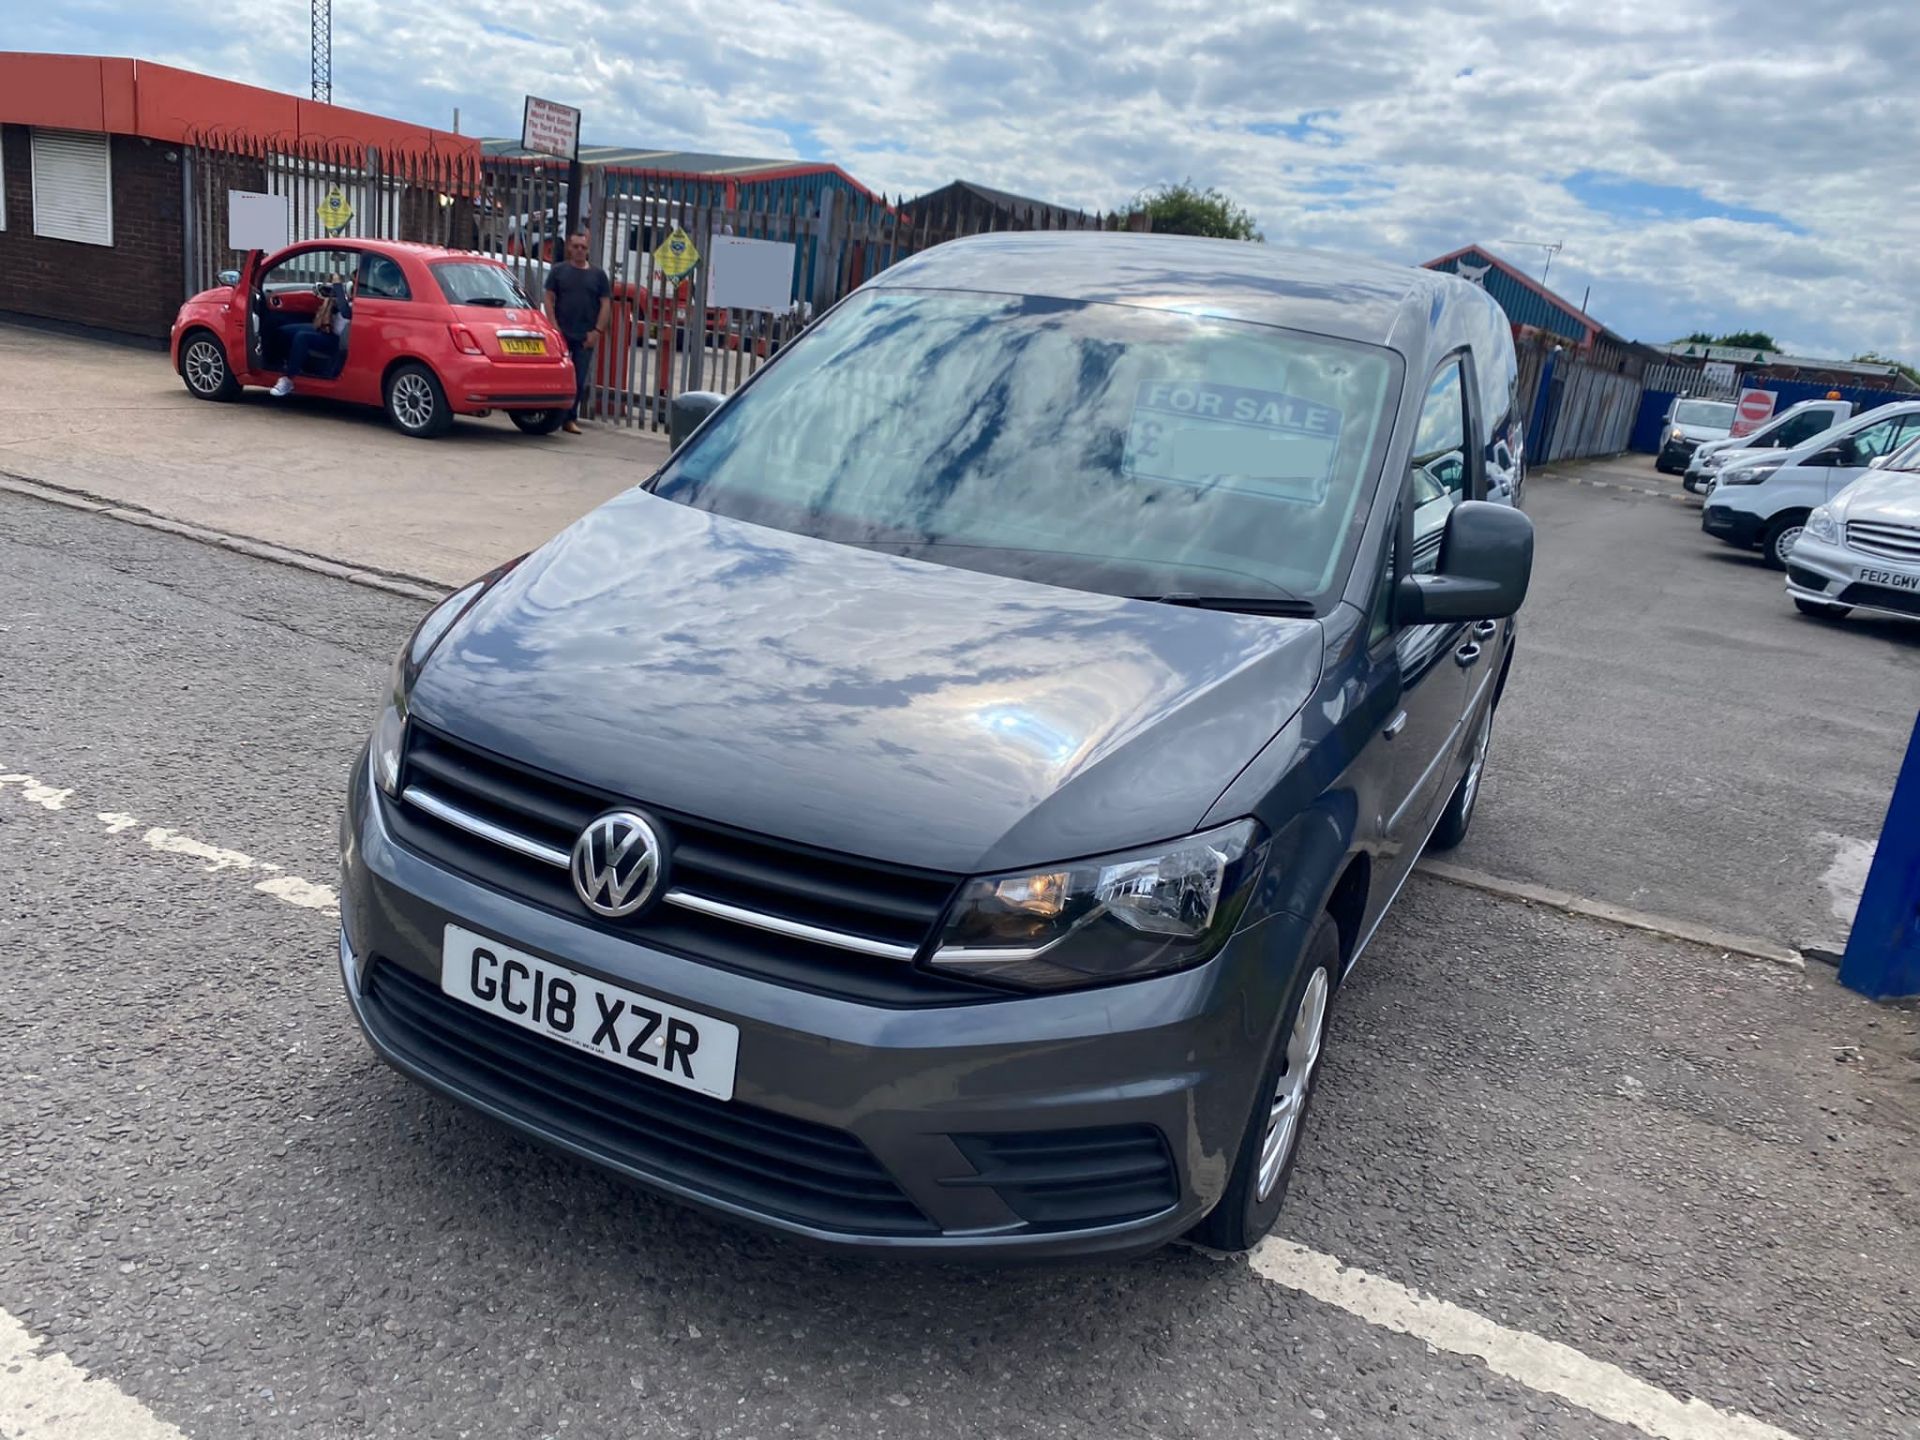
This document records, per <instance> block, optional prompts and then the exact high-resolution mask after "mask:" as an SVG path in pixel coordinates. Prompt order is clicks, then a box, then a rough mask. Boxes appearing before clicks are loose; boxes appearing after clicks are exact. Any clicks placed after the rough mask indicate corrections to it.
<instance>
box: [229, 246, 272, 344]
mask: <svg viewBox="0 0 1920 1440" xmlns="http://www.w3.org/2000/svg"><path fill="white" fill-rule="evenodd" d="M266 264H267V252H266V251H264V250H249V251H248V252H247V258H246V259H245V260H243V261H242V262H241V263H240V278H239V279H238V280H237V281H235V282H234V286H233V303H234V304H235V305H236V306H238V307H239V310H240V314H241V324H242V325H243V327H244V330H243V333H242V335H241V343H242V345H243V346H244V347H245V352H244V353H245V359H244V363H243V366H242V368H243V369H245V370H246V371H247V373H249V374H258V373H259V371H260V370H261V369H262V364H261V358H260V324H261V322H260V310H261V307H262V306H263V305H265V304H266V297H265V296H264V295H262V294H261V293H260V272H261V271H262V270H263V269H265V268H266Z"/></svg>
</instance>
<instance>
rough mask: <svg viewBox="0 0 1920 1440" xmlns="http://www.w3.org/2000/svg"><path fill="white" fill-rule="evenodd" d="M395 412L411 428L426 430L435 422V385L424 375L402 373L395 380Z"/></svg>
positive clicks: (401, 421) (399, 419) (396, 417)
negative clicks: (429, 382) (430, 383)
mask: <svg viewBox="0 0 1920 1440" xmlns="http://www.w3.org/2000/svg"><path fill="white" fill-rule="evenodd" d="M392 404H393V414H394V418H395V419H397V420H398V421H399V422H400V423H401V424H402V425H404V426H406V428H407V429H409V430H424V429H426V428H427V426H429V425H431V424H432V423H433V387H432V386H431V385H429V384H428V383H427V377H426V376H424V375H417V374H407V375H402V376H401V377H400V378H399V379H398V380H395V381H394V382H393V398H392Z"/></svg>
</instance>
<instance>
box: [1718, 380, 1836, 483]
mask: <svg viewBox="0 0 1920 1440" xmlns="http://www.w3.org/2000/svg"><path fill="white" fill-rule="evenodd" d="M1852 418H1853V402H1852V401H1851V400H1802V401H1801V402H1800V403H1799V404H1798V405H1791V406H1788V407H1787V408H1786V409H1785V410H1782V411H1781V412H1780V413H1779V414H1778V415H1776V416H1774V417H1773V418H1772V419H1771V420H1769V421H1767V423H1766V424H1764V425H1762V426H1761V427H1760V428H1759V429H1757V430H1752V431H1749V432H1748V433H1747V434H1745V435H1729V436H1728V437H1727V438H1726V439H1724V440H1708V441H1705V442H1703V443H1702V444H1701V445H1700V447H1699V448H1698V449H1697V450H1695V451H1694V452H1693V458H1692V459H1691V460H1689V461H1688V462H1687V474H1686V478H1685V479H1684V480H1682V481H1681V482H1680V483H1681V484H1682V485H1684V486H1686V488H1687V489H1689V490H1692V491H1695V492H1697V493H1699V494H1701V495H1704V494H1706V493H1707V492H1708V491H1710V490H1712V489H1713V479H1714V476H1716V475H1718V474H1719V473H1720V467H1721V466H1722V465H1724V464H1726V463H1727V461H1728V460H1730V459H1731V458H1732V457H1733V456H1735V455H1740V454H1744V453H1745V452H1747V451H1749V450H1791V449H1793V448H1794V447H1795V446H1797V445H1804V444H1806V443H1807V441H1809V440H1811V439H1813V437H1814V436H1816V435H1821V434H1824V433H1826V432H1827V431H1828V430H1831V429H1832V428H1833V427H1834V426H1836V425H1839V424H1841V423H1843V422H1845V421H1847V420H1850V419H1852Z"/></svg>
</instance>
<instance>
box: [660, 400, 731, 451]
mask: <svg viewBox="0 0 1920 1440" xmlns="http://www.w3.org/2000/svg"><path fill="white" fill-rule="evenodd" d="M726 400H727V397H726V396H724V395H720V394H717V393H715V392H714V391H712V390H689V391H687V393H686V394H684V395H676V396H674V398H673V405H672V406H671V408H669V409H668V411H667V448H668V449H670V450H678V449H679V448H680V447H681V446H682V445H684V444H686V442H687V437H688V436H689V435H691V434H693V432H694V431H696V430H698V429H699V428H700V425H701V423H702V422H703V421H704V420H705V419H706V418H707V416H709V415H711V414H712V413H713V412H714V411H716V410H718V409H719V408H720V407H721V406H722V405H724V404H725V403H726Z"/></svg>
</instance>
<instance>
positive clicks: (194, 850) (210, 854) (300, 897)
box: [0, 774, 340, 914]
mask: <svg viewBox="0 0 1920 1440" xmlns="http://www.w3.org/2000/svg"><path fill="white" fill-rule="evenodd" d="M9 787H13V788H12V789H10V788H9ZM16 789H17V791H18V793H19V795H20V797H21V798H22V799H24V800H25V801H26V802H27V803H28V804H29V805H37V806H39V807H40V808H41V809H42V810H54V811H59V812H61V814H62V816H63V817H64V818H70V819H76V820H77V819H79V818H80V815H79V813H78V812H77V811H71V810H68V809H67V808H66V802H67V799H68V797H69V796H71V795H72V794H73V791H72V790H70V789H60V788H58V787H56V786H53V785H48V784H46V783H44V782H43V781H40V780H36V779H35V778H34V777H33V776H31V775H22V774H6V775H0V795H5V794H11V793H14V790H16ZM93 818H94V820H96V821H97V822H98V823H99V825H100V826H101V828H102V829H103V830H105V832H106V833H107V834H109V835H120V834H124V833H125V832H127V831H129V830H139V831H140V832H141V833H140V839H141V841H142V842H143V843H144V844H145V845H146V846H147V848H148V849H150V850H154V851H158V852H159V853H160V854H162V855H179V856H182V857H184V858H185V859H188V860H197V861H199V862H200V866H201V868H202V869H203V870H205V871H206V872H207V873H208V874H209V875H213V874H219V873H221V872H223V871H233V872H235V873H237V874H241V875H248V874H262V875H265V876H266V877H267V878H266V879H264V880H261V881H259V882H258V883H257V884H255V885H254V887H253V888H254V889H256V890H258V891H259V892H260V893H261V894H263V895H271V896H272V897H273V898H274V899H276V900H278V901H281V902H282V903H283V904H287V905H293V906H296V907H298V908H299V909H302V910H320V911H325V912H328V913H331V914H338V913H339V911H340V897H339V896H338V895H337V894H336V893H335V892H334V889H333V887H332V886H331V885H319V884H316V883H314V882H313V881H311V880H303V879H301V878H300V877H299V876H298V875H289V874H287V873H286V870H285V868H284V867H282V866H279V865H276V864H274V863H273V862H272V861H271V860H258V859H255V858H254V857H253V856H251V855H249V854H247V853H246V852H245V851H241V850H229V849H227V848H226V847H224V846H221V845H211V844H208V843H207V842H206V841H205V840H200V839H196V838H195V837H194V836H192V835H188V834H185V833H183V832H181V831H179V830H173V829H169V828H168V827H166V826H164V825H148V826H146V827H145V828H144V829H142V826H141V821H140V819H139V817H138V816H135V815H129V814H127V813H126V812H125V811H122V810H98V811H95V812H94V816H93Z"/></svg>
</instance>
